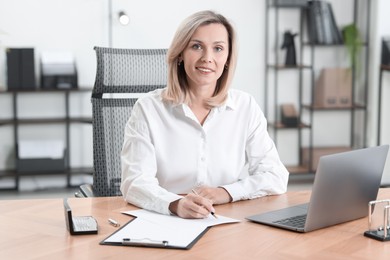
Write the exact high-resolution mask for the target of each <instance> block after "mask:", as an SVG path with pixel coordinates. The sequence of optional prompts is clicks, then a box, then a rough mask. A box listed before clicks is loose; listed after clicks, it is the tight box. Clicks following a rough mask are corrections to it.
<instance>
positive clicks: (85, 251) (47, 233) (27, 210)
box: [0, 189, 390, 260]
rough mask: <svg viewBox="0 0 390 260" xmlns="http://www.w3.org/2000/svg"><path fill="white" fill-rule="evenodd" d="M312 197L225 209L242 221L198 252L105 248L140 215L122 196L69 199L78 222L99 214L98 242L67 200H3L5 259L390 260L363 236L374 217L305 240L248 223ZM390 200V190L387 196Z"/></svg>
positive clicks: (380, 245) (387, 249) (0, 248)
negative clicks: (72, 222)
mask: <svg viewBox="0 0 390 260" xmlns="http://www.w3.org/2000/svg"><path fill="white" fill-rule="evenodd" d="M309 195H310V192H309V191H300V192H289V193H287V194H284V195H280V196H272V197H265V198H260V199H256V200H251V201H241V202H236V203H231V204H227V205H222V206H217V207H216V210H217V213H218V214H221V215H224V216H229V217H232V218H237V219H241V220H242V222H240V223H238V224H228V225H222V226H217V227H213V228H211V229H210V230H209V231H208V232H207V233H206V234H205V235H204V236H203V237H202V238H201V239H200V240H199V241H198V242H197V243H196V244H195V245H194V247H193V248H192V249H190V250H176V249H157V248H139V247H123V246H102V245H99V242H100V241H101V240H103V239H104V238H106V237H107V236H108V235H110V234H111V233H112V232H114V231H115V230H116V228H115V227H113V226H111V225H109V224H108V222H107V219H108V218H113V219H115V220H117V221H119V222H120V223H121V224H124V223H126V222H127V221H129V220H130V219H131V217H130V216H127V215H123V214H121V213H120V211H123V210H131V209H135V207H133V206H131V205H128V204H127V203H126V202H124V201H123V200H122V198H119V197H115V198H113V197H110V198H87V199H76V198H72V199H69V200H68V202H69V204H70V206H71V207H72V209H73V214H74V215H93V216H94V217H95V218H96V219H97V221H98V223H99V234H98V235H83V236H71V235H69V233H68V231H67V230H66V227H65V220H64V212H63V204H62V199H42V200H36V199H34V200H3V201H0V259H12V260H16V259H102V258H104V259H125V258H131V259H145V260H146V259H148V260H149V259H169V260H171V259H224V260H225V259H389V257H390V242H379V241H376V240H373V239H369V238H366V237H364V236H363V232H364V231H365V230H366V229H367V218H362V219H359V220H356V221H351V222H348V223H344V224H340V225H337V226H334V227H330V228H326V229H321V230H317V231H313V232H310V233H306V234H300V233H295V232H290V231H285V230H281V229H277V228H273V227H268V226H264V225H260V224H255V223H252V222H249V221H246V220H245V217H246V216H249V215H253V214H257V213H260V212H265V211H269V210H274V209H278V208H282V207H285V206H291V205H295V204H299V203H304V202H306V201H308V198H309ZM378 198H381V199H385V198H387V199H389V198H390V189H381V191H380V194H379V197H378Z"/></svg>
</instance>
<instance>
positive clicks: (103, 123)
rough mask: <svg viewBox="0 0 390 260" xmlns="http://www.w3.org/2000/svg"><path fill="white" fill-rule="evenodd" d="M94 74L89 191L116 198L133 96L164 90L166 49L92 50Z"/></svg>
mask: <svg viewBox="0 0 390 260" xmlns="http://www.w3.org/2000/svg"><path fill="white" fill-rule="evenodd" d="M95 51H96V56H97V71H96V79H95V85H94V88H93V91H92V98H91V101H92V130H93V164H94V175H93V189H94V192H95V193H96V194H97V195H98V196H119V195H121V193H120V189H119V188H120V183H121V159H120V153H121V150H122V145H123V139H124V128H125V125H126V122H127V120H128V119H129V117H130V114H131V110H132V107H133V105H134V104H135V102H136V100H137V97H138V96H137V95H134V94H137V93H146V92H149V91H152V90H155V89H157V88H163V87H165V86H166V81H167V64H166V53H167V50H166V49H114V48H103V47H95Z"/></svg>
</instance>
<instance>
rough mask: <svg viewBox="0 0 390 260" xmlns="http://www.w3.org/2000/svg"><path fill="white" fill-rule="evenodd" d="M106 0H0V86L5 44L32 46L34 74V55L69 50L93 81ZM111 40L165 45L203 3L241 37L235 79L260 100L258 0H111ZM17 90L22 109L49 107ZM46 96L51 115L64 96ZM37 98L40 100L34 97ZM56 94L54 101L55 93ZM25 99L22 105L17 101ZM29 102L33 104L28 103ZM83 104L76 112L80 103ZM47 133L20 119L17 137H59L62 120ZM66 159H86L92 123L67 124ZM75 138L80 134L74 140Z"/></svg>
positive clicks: (4, 142) (6, 147) (2, 157)
mask: <svg viewBox="0 0 390 260" xmlns="http://www.w3.org/2000/svg"><path fill="white" fill-rule="evenodd" d="M108 6H109V4H108V0H12V1H9V0H0V32H1V31H3V32H5V33H6V34H0V47H1V48H2V50H1V52H0V89H1V88H2V89H4V88H5V87H4V85H5V82H6V79H5V75H6V68H5V55H4V48H6V47H34V48H35V57H36V75H37V79H38V78H39V57H40V56H39V55H40V52H42V51H46V50H70V51H72V52H73V53H74V55H75V59H76V63H77V68H78V75H79V85H80V86H81V87H91V86H92V85H93V83H94V77H95V70H96V61H95V53H94V51H93V47H94V46H108V17H109V12H108ZM112 9H113V14H112V16H113V47H123V48H168V47H169V44H170V42H171V39H172V37H173V34H174V32H175V31H176V28H177V27H178V25H179V23H180V22H181V21H182V20H183V19H184V18H186V17H187V16H188V15H190V14H192V13H194V12H196V11H199V10H204V9H212V10H215V11H217V12H220V13H222V14H224V15H225V16H226V17H228V18H229V19H230V20H231V21H232V23H233V24H234V25H235V27H236V29H237V33H238V39H239V60H238V67H237V71H236V78H235V80H234V87H235V88H239V89H242V90H245V91H247V92H249V93H251V94H252V95H254V96H255V98H256V100H258V101H259V103H261V102H262V100H261V97H262V93H263V83H262V79H263V78H264V77H263V74H264V66H263V63H264V62H263V59H264V58H263V57H264V54H263V52H264V50H263V47H262V46H263V35H264V32H263V21H264V19H263V15H264V2H263V1H257V0H245V1H244V3H243V2H242V1H235V0H198V1H196V2H193V1H182V0H169V1H159V0H142V1H135V0H134V1H123V0H113V1H112ZM120 10H124V11H125V12H126V13H128V14H129V16H130V24H129V25H128V26H122V25H120V24H119V23H118V21H117V20H116V19H115V18H116V15H117V13H118V12H119V11H120ZM77 95H78V94H74V97H72V102H73V103H72V106H71V110H72V111H71V113H72V114H73V115H75V114H80V113H81V114H83V115H85V114H86V115H90V114H91V112H90V111H91V107H90V102H89V98H88V96H87V97H85V96H83V95H81V98H78V97H77ZM33 96H34V97H33V98H32V99H33V100H32V101H31V100H29V97H27V96H25V97H21V99H20V102H21V103H23V104H25V105H26V106H27V109H24V110H23V108H22V107H21V108H20V109H21V110H22V111H21V113H22V114H21V116H26V117H27V116H30V117H34V116H35V117H37V116H41V115H44V114H47V107H45V106H44V103H45V102H41V103H40V102H39V99H40V98H43V96H42V95H39V96H38V97H35V95H33ZM44 98H45V99H51V100H52V101H50V103H53V102H54V103H55V104H56V103H58V106H57V107H54V108H51V109H50V112H49V115H46V116H50V115H55V114H57V115H63V114H64V108H63V106H62V104H63V101H62V97H61V96H58V95H48V96H47V97H44ZM37 99H38V101H37ZM53 100H55V101H53ZM22 106H23V105H22ZM31 106H34V109H33V111H30V109H29V108H28V107H31ZM11 108H12V106H11V103H10V96H0V111H1V112H0V118H3V119H4V118H10V117H11ZM79 110H81V112H80V111H79ZM46 129H48V130H47V131H49V132H50V133H47V134H45V133H44V132H43V131H42V127H41V126H40V127H30V126H26V127H23V128H22V129H21V131H20V136H21V138H25V139H30V138H37V139H40V138H45V136H47V135H48V136H50V137H51V138H61V137H63V135H64V129H63V127H61V126H58V125H54V126H48V127H47V128H46ZM72 133H76V135H75V137H74V138H72V143H71V147H72V151H71V165H72V166H88V165H92V149H91V147H92V143H91V135H92V133H91V129H89V128H88V127H86V126H79V125H74V126H72ZM12 138H13V134H12V129H11V127H0V169H4V168H9V167H12V161H9V153H10V151H11V149H12V142H13V140H12ZM80 140H83V141H82V142H80Z"/></svg>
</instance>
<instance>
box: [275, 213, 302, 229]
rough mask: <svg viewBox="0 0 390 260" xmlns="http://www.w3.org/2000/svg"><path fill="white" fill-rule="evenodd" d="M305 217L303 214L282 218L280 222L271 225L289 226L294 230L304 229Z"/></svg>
mask: <svg viewBox="0 0 390 260" xmlns="http://www.w3.org/2000/svg"><path fill="white" fill-rule="evenodd" d="M306 216H307V215H306V214H304V215H299V216H294V217H290V218H284V219H281V220H277V221H274V222H273V223H275V224H281V225H285V226H290V227H294V228H304V227H305V222H306Z"/></svg>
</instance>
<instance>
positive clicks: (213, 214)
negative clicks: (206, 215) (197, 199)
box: [191, 189, 218, 218]
mask: <svg viewBox="0 0 390 260" xmlns="http://www.w3.org/2000/svg"><path fill="white" fill-rule="evenodd" d="M191 191H192V193H194V194H195V195H197V196H200V195H199V194H198V193H197V192H196V190H194V189H191ZM210 213H211V215H212V216H213V217H214V218H218V217H217V215H216V214H215V213H214V212H212V211H211V212H210Z"/></svg>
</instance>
